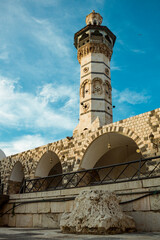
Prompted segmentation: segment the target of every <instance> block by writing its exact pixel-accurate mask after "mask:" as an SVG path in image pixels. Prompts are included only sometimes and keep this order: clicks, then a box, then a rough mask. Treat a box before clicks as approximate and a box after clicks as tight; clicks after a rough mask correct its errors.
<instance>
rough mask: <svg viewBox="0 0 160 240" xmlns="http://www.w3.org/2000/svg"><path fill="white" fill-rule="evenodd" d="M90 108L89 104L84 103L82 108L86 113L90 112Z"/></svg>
mask: <svg viewBox="0 0 160 240" xmlns="http://www.w3.org/2000/svg"><path fill="white" fill-rule="evenodd" d="M89 107H90V104H89V103H83V104H82V108H83V110H84V112H86V111H88V109H89Z"/></svg>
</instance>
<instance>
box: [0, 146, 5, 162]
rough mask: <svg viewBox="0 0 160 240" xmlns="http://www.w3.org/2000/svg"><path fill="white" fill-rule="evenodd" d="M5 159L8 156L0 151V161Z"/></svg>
mask: <svg viewBox="0 0 160 240" xmlns="http://www.w3.org/2000/svg"><path fill="white" fill-rule="evenodd" d="M3 158H6V155H5V154H4V152H3V151H2V150H1V149H0V160H2V159H3Z"/></svg>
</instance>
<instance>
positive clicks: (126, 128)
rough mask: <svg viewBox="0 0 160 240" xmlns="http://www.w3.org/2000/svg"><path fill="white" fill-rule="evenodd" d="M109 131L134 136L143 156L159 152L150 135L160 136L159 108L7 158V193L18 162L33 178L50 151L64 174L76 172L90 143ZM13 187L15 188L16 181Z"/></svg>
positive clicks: (4, 172)
mask: <svg viewBox="0 0 160 240" xmlns="http://www.w3.org/2000/svg"><path fill="white" fill-rule="evenodd" d="M108 133H118V134H120V135H123V136H127V137H129V138H130V139H132V140H133V141H134V142H135V143H136V144H137V148H139V150H140V152H141V154H142V156H143V157H150V156H153V155H155V154H157V155H158V152H157V149H155V148H154V145H153V144H152V143H151V141H150V139H149V135H150V133H153V134H154V137H155V139H157V140H158V139H160V108H158V109H155V110H153V111H150V112H146V113H143V114H140V115H137V116H134V117H130V118H127V119H124V120H121V121H118V122H114V123H111V124H108V125H105V126H103V127H100V128H98V129H95V130H85V131H83V132H82V133H81V134H77V135H76V134H74V135H73V137H70V138H65V139H62V140H59V141H57V142H53V143H49V144H47V145H44V146H41V147H38V148H35V149H32V150H28V151H24V152H22V153H18V154H15V155H12V156H9V157H7V158H4V159H3V160H2V161H1V162H0V171H1V176H2V183H4V185H5V189H4V190H5V192H7V188H8V184H9V181H10V180H11V181H12V179H11V178H10V176H11V173H12V171H13V169H14V166H15V165H16V163H17V162H20V163H21V165H22V170H23V172H24V178H25V179H31V178H34V177H36V175H35V172H36V169H37V166H38V164H39V163H40V161H41V159H42V157H43V156H44V154H46V153H47V152H48V151H51V152H53V153H55V154H56V155H57V156H58V159H59V161H60V163H61V166H62V173H65V172H71V171H76V170H78V169H79V168H80V166H81V164H82V162H83V158H84V155H85V154H86V152H87V149H88V148H89V146H90V145H91V144H92V143H93V142H94V141H95V140H96V139H97V138H99V137H101V136H102V135H104V134H108ZM97 151H99V149H97ZM15 181H16V180H15ZM10 188H12V189H13V182H12V187H10Z"/></svg>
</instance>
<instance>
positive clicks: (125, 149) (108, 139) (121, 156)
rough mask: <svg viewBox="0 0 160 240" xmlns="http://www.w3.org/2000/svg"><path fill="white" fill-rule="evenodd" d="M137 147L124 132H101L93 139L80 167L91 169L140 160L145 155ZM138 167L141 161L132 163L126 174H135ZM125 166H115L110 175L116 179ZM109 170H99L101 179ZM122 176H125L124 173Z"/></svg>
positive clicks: (128, 175)
mask: <svg viewBox="0 0 160 240" xmlns="http://www.w3.org/2000/svg"><path fill="white" fill-rule="evenodd" d="M137 149H139V148H138V145H137V144H136V142H135V141H134V140H133V139H132V138H130V137H128V136H126V135H124V134H122V133H118V132H107V133H104V134H101V135H100V136H98V137H96V138H95V139H94V140H93V141H91V143H90V144H89V146H88V147H87V149H86V151H85V152H84V155H83V158H82V161H81V163H80V169H90V168H96V167H102V166H107V165H112V164H118V163H124V162H129V161H134V160H139V159H140V158H142V157H143V155H142V153H141V152H139V153H138V152H137ZM138 167H139V163H134V164H132V165H130V166H129V167H128V168H127V170H126V171H125V174H126V176H127V177H130V176H133V174H135V173H136V169H138ZM123 168H124V166H118V167H116V168H114V170H112V172H111V174H110V177H111V178H114V179H115V178H117V177H118V175H119V173H120V172H121V171H122V170H123ZM135 168H136V169H135ZM107 171H108V169H105V170H101V171H100V172H99V177H100V179H101V178H103V177H104V176H105V174H106V173H107ZM143 171H145V167H143ZM121 178H124V175H122V176H121Z"/></svg>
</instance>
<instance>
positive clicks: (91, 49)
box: [77, 43, 112, 64]
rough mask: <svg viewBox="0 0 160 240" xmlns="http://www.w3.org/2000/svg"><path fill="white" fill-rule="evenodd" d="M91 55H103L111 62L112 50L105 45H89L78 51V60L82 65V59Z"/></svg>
mask: <svg viewBox="0 0 160 240" xmlns="http://www.w3.org/2000/svg"><path fill="white" fill-rule="evenodd" d="M89 53H103V54H104V55H105V56H106V57H108V58H109V60H111V56H112V50H110V49H109V48H108V47H107V46H106V44H104V43H87V44H85V45H84V46H82V47H80V48H79V49H78V53H77V58H78V62H79V63H80V64H81V58H82V57H84V56H86V55H87V54H89Z"/></svg>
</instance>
